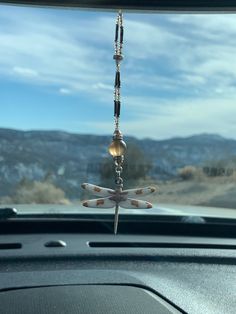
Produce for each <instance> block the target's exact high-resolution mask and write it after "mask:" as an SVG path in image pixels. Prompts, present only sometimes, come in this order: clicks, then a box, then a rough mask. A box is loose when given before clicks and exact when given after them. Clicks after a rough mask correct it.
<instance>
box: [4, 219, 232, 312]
mask: <svg viewBox="0 0 236 314" xmlns="http://www.w3.org/2000/svg"><path fill="white" fill-rule="evenodd" d="M12 222H13V224H11V222H10V221H7V222H6V221H5V222H1V223H0V225H1V235H0V291H1V292H0V313H33V312H35V313H163V314H165V313H214V314H217V313H219V314H221V313H235V309H236V298H235V295H236V284H235V282H236V268H235V261H236V239H235V238H234V237H233V234H232V232H233V231H232V230H233V229H232V228H233V226H231V227H230V226H228V227H227V225H226V226H225V231H226V234H225V235H224V237H219V236H218V237H217V236H215V234H214V232H213V231H212V232H211V230H213V229H216V230H219V232H220V230H221V229H222V228H223V226H222V225H221V226H220V225H217V224H215V225H212V227H211V226H208V230H209V236H206V235H204V234H202V235H201V234H200V235H198V236H197V235H196V230H197V225H196V224H195V226H194V225H193V224H192V225H191V224H189V225H188V226H189V231H191V230H192V236H191V235H188V236H186V234H184V233H186V230H187V229H186V226H185V229H184V228H182V229H181V230H185V231H184V232H182V233H183V234H181V232H179V233H180V234H177V233H178V232H177V231H178V228H177V229H176V227H174V225H172V227H173V233H175V235H170V229H168V228H166V227H165V228H163V227H161V225H162V224H161V223H160V224H158V223H157V222H156V229H155V230H156V234H149V232H148V227H147V228H146V233H144V232H143V233H142V234H137V233H136V232H133V233H132V231H133V230H134V229H132V226H130V234H125V233H124V232H123V233H122V232H120V234H118V235H116V236H114V235H113V234H109V233H108V232H107V231H106V232H105V230H106V228H105V227H104V224H101V223H100V226H101V227H100V229H101V230H100V231H101V232H100V233H99V232H98V231H99V230H97V231H96V232H94V230H96V228H95V229H93V230H92V229H91V230H90V229H88V231H91V232H87V233H86V232H85V231H84V230H83V229H82V228H81V226H82V225H83V222H80V224H78V227H77V228H76V227H75V225H74V227H73V224H72V225H71V228H70V222H69V221H67V222H64V224H63V222H61V221H60V222H58V223H59V225H58V223H55V224H54V225H55V230H56V232H55V230H54V231H53V229H50V225H49V224H48V225H47V223H46V224H45V221H44V222H43V221H41V222H35V221H31V222H26V221H24V222H17V220H15V221H14V219H13V220H12ZM84 223H85V222H84ZM87 223H88V222H87ZM27 224H28V228H27ZM9 226H12V227H10V228H9ZM13 226H14V231H13ZM29 226H31V227H29ZM62 226H64V228H62ZM79 226H80V228H79ZM108 226H109V223H108ZM175 226H177V227H178V224H177V223H176V224H175ZM7 227H8V230H9V232H8V233H7V234H6V233H5V232H4V230H6V229H7ZM93 227H95V225H94V223H93ZM191 227H192V228H191ZM198 227H199V228H202V225H198ZM229 227H230V228H231V229H232V230H231V229H230V228H229ZM33 229H34V230H35V231H34V232H32V230H33ZM60 229H61V232H60ZM76 229H77V232H76ZM98 229H99V228H98ZM69 230H70V232H69ZM121 230H122V221H121ZM150 230H152V228H150ZM164 230H169V231H168V232H166V234H165V232H164ZM194 230H195V231H194ZM227 230H228V237H227ZM102 231H104V232H102ZM152 233H154V232H152ZM160 233H162V234H160ZM168 233H169V234H168Z"/></svg>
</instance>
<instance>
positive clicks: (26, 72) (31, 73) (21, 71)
mask: <svg viewBox="0 0 236 314" xmlns="http://www.w3.org/2000/svg"><path fill="white" fill-rule="evenodd" d="M13 72H15V73H16V74H17V75H20V76H23V77H28V78H32V77H36V76H38V72H37V71H35V70H33V69H29V68H24V67H18V66H15V67H13Z"/></svg>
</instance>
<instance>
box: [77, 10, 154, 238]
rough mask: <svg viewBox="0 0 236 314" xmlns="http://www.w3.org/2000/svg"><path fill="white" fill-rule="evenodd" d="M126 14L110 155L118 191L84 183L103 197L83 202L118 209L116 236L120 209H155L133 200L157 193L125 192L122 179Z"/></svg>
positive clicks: (119, 41) (118, 42) (118, 47)
mask: <svg viewBox="0 0 236 314" xmlns="http://www.w3.org/2000/svg"><path fill="white" fill-rule="evenodd" d="M123 35H124V27H123V15H122V13H121V11H119V13H118V16H117V21H116V30H115V54H114V56H113V59H114V60H115V63H116V74H115V86H114V88H115V89H114V116H115V131H114V133H113V140H112V143H111V144H110V146H109V153H110V154H111V155H112V157H113V160H114V165H115V174H116V178H115V184H116V188H115V190H112V189H107V188H103V187H100V186H96V185H93V184H89V183H83V184H82V188H83V189H85V190H88V191H89V192H91V193H93V194H94V195H97V196H102V197H103V198H100V199H94V200H89V201H85V202H83V206H85V207H90V208H113V207H115V221H114V233H115V234H116V233H117V227H118V215H119V207H122V208H127V209H129V208H130V209H132V208H140V209H146V208H152V204H151V203H149V202H146V201H141V200H136V199H133V198H132V197H135V196H144V195H147V194H150V193H153V192H154V191H155V188H153V187H146V188H142V189H131V190H123V179H122V178H121V173H122V170H123V168H122V165H123V162H124V155H125V152H126V144H125V142H124V141H123V135H122V133H121V131H120V129H119V118H120V107H121V102H120V86H121V83H120V63H121V61H122V60H123V55H122V48H123Z"/></svg>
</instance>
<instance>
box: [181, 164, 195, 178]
mask: <svg viewBox="0 0 236 314" xmlns="http://www.w3.org/2000/svg"><path fill="white" fill-rule="evenodd" d="M197 172H198V169H197V168H196V167H193V166H185V167H183V168H181V169H179V170H178V175H179V176H180V178H181V179H182V180H192V179H194V178H195V177H196V175H197Z"/></svg>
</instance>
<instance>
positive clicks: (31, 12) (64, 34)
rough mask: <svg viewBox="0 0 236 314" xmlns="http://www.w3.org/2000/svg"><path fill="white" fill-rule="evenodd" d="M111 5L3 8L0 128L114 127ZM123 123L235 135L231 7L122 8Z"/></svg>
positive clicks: (159, 135)
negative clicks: (217, 10) (194, 11)
mask: <svg viewBox="0 0 236 314" xmlns="http://www.w3.org/2000/svg"><path fill="white" fill-rule="evenodd" d="M115 18H116V14H115V13H114V12H105V13H104V12H100V11H99V12H92V11H80V10H69V9H45V8H30V7H16V6H1V7H0V117H1V118H0V127H9V128H16V129H24V130H29V129H47V130H48V129H60V130H66V131H70V132H75V133H94V134H111V133H112V132H113V82H114V71H115V65H114V62H113V59H112V55H113V40H114V22H115ZM124 18H125V20H124V24H125V25H124V26H125V44H124V55H125V59H124V62H123V63H122V67H121V71H122V74H121V75H122V111H121V129H122V131H123V133H124V134H129V135H134V136H137V137H139V138H145V137H151V138H156V139H163V138H170V137H173V136H188V135H192V134H197V133H203V132H207V133H218V134H221V135H223V136H225V137H231V138H236V123H235V120H236V118H235V117H236V40H235V34H236V16H235V15H230V14H227V15H219V14H218V15H217V14H214V15H206V14H205V15H187V14H185V15H181V14H169V15H168V14H162V15H161V14H134V13H133V14H125V15H124Z"/></svg>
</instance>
